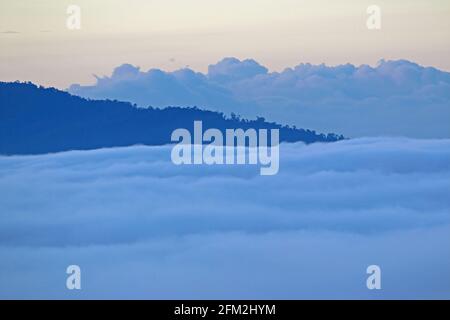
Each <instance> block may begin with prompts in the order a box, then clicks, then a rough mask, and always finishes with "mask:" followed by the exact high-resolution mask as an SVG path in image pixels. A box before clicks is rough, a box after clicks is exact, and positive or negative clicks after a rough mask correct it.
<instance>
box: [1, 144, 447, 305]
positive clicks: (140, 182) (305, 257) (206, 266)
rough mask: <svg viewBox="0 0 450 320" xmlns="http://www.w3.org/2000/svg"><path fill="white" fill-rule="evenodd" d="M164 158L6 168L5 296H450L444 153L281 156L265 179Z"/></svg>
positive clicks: (63, 159)
mask: <svg viewBox="0 0 450 320" xmlns="http://www.w3.org/2000/svg"><path fill="white" fill-rule="evenodd" d="M170 150H171V148H170V147H169V146H164V147H144V146H135V147H128V148H114V149H102V150H94V151H71V152H65V153H59V154H50V155H41V156H12V157H0V193H1V194H2V197H1V198H0V208H1V209H2V210H1V211H0V221H1V223H0V260H1V261H2V263H1V264H0V296H1V297H3V298H5V297H20V298H24V297H27V298H29V297H33V298H36V297H39V298H42V297H47V298H48V297H52V298H55V297H60V298H61V297H63V298H77V297H81V298H99V297H101V298H311V297H315V298H381V297H383V298H418V297H421V298H431V297H434V298H436V297H437V298H449V297H450V286H449V283H450V281H449V280H450V273H449V270H450V250H449V243H450V241H449V240H450V213H449V212H450V211H449V209H450V200H449V197H448V192H449V191H450V140H411V139H388V138H371V139H355V140H346V141H342V142H338V143H332V144H313V145H308V146H306V145H303V144H300V143H297V144H282V145H281V150H280V161H281V164H280V171H279V174H278V175H276V176H271V177H264V176H260V175H259V170H258V168H257V167H255V166H250V165H245V166H237V165H236V166H218V165H216V166H207V165H201V166H175V165H173V164H172V162H171V161H170ZM69 264H78V265H80V267H81V268H82V275H83V278H82V279H83V280H82V281H83V283H82V286H83V289H82V290H81V291H80V292H77V293H73V292H69V291H68V290H66V289H65V287H64V285H65V277H66V274H65V268H66V267H67V266H68V265H69ZM371 264H378V265H380V266H381V267H382V270H383V290H382V291H381V292H380V291H379V292H371V291H369V290H367V289H366V287H365V279H366V276H367V275H366V273H365V272H366V267H367V266H368V265H371Z"/></svg>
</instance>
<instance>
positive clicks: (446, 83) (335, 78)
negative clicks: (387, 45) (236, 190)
mask: <svg viewBox="0 0 450 320" xmlns="http://www.w3.org/2000/svg"><path fill="white" fill-rule="evenodd" d="M68 90H69V92H71V93H72V94H75V95H80V96H83V97H87V98H95V99H104V98H109V99H117V100H123V101H131V102H134V103H136V104H138V105H139V106H142V107H146V106H149V105H152V106H154V107H167V106H186V107H187V106H198V107H201V108H205V109H211V110H218V111H223V112H225V113H227V114H230V113H231V112H234V113H236V114H240V115H242V116H245V117H249V118H255V117H256V116H265V117H267V118H268V119H270V120H271V121H278V122H280V123H283V124H291V125H296V126H297V127H301V128H307V129H314V130H317V131H319V132H335V133H339V134H344V135H345V136H347V137H362V136H380V135H383V136H385V135H389V136H407V137H414V138H450V126H449V125H448V119H450V73H448V72H444V71H441V70H438V69H435V68H432V67H423V66H420V65H418V64H416V63H413V62H410V61H407V60H396V61H384V60H381V61H380V62H379V63H378V65H377V66H375V67H371V66H369V65H361V66H354V65H352V64H346V65H338V66H326V65H324V64H322V65H311V64H300V65H298V66H295V67H293V68H286V69H285V70H283V71H281V72H269V71H268V69H267V68H266V67H264V66H262V65H260V64H259V63H257V62H256V61H254V60H251V59H248V60H243V61H241V60H238V59H236V58H225V59H223V60H222V61H220V62H218V63H217V64H213V65H210V66H209V68H208V72H207V73H206V74H203V73H200V72H194V71H193V70H191V69H187V68H186V69H181V70H177V71H173V72H166V71H162V70H159V69H150V70H148V71H141V70H140V68H138V67H136V66H133V65H130V64H124V65H121V66H119V67H117V68H116V69H115V70H114V71H113V73H112V75H111V76H104V77H97V81H96V83H95V84H94V85H92V86H82V85H78V84H75V85H72V86H71V87H70V88H69V89H68Z"/></svg>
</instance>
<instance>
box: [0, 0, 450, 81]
mask: <svg viewBox="0 0 450 320" xmlns="http://www.w3.org/2000/svg"><path fill="white" fill-rule="evenodd" d="M70 4H75V5H78V6H80V8H81V30H68V29H67V28H66V19H67V17H68V15H67V13H66V9H67V7H68V5H70ZM371 4H376V5H378V6H380V8H381V10H382V27H381V30H377V31H374V30H368V29H367V27H366V19H367V17H368V15H367V13H366V9H367V7H368V6H369V5H371ZM226 56H234V57H237V58H254V59H256V60H257V61H258V62H260V63H262V64H264V65H265V66H267V67H268V68H269V69H270V70H282V69H284V68H285V67H290V66H295V65H297V64H299V63H301V62H311V63H327V64H331V65H335V64H340V63H347V62H350V63H353V64H357V65H358V64H363V63H368V64H372V65H373V64H375V63H376V62H377V61H378V60H379V59H381V58H385V59H401V58H402V59H408V60H413V61H415V62H418V63H420V64H424V65H427V66H434V67H438V68H440V69H444V70H447V71H450V58H449V57H450V1H448V0H427V1H426V0H390V1H379V0H371V1H366V0H341V1H336V0H303V1H298V0H297V1H296V0H227V1H223V0H222V1H219V0H149V1H144V0H128V1H123V0H70V1H66V0H10V1H6V0H1V1H0V80H1V81H14V80H22V81H25V80H26V81H33V82H36V83H39V84H43V85H52V86H56V87H59V88H66V87H67V86H69V85H70V84H72V83H82V84H88V83H92V82H93V81H94V78H93V77H92V74H98V75H104V74H110V73H111V71H112V69H113V68H114V67H116V66H118V65H120V64H122V63H131V64H134V65H138V66H140V67H141V68H142V69H144V70H146V69H149V68H152V67H157V68H162V69H165V70H174V69H177V68H181V67H185V66H189V67H191V68H192V69H194V70H198V71H203V72H204V71H206V69H207V66H208V65H209V64H212V63H215V62H217V61H218V60H220V59H221V58H223V57H226Z"/></svg>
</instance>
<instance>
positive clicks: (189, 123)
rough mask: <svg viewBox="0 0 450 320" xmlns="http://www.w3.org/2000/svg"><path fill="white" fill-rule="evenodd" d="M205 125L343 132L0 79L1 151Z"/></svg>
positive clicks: (89, 145) (166, 134) (125, 142)
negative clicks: (89, 96) (88, 95)
mask: <svg viewBox="0 0 450 320" xmlns="http://www.w3.org/2000/svg"><path fill="white" fill-rule="evenodd" d="M196 120H199V121H202V122H203V130H207V129H209V128H217V129H219V130H221V131H222V132H225V129H237V128H241V129H244V130H246V129H249V128H254V129H279V130H280V141H281V142H297V141H303V142H305V143H313V142H334V141H338V140H342V139H344V137H343V136H342V135H336V134H333V133H330V134H326V135H325V134H319V133H316V132H315V131H313V130H304V129H297V128H296V127H289V126H282V125H280V124H276V123H274V122H267V121H266V120H265V119H264V118H262V117H258V118H257V119H256V120H247V119H241V118H240V117H239V116H238V115H235V114H232V115H231V117H226V116H225V115H224V114H223V113H220V112H214V111H206V110H201V109H198V108H196V107H194V108H181V107H167V108H163V109H159V108H152V107H148V108H138V107H137V106H136V105H133V104H131V103H128V102H119V101H115V100H114V101H111V100H89V99H84V98H81V97H78V96H73V95H71V94H69V93H67V92H65V91H60V90H57V89H55V88H44V87H40V86H36V85H34V84H32V83H30V82H27V83H21V82H0V154H7V155H11V154H42V153H49V152H59V151H67V150H90V149H97V148H105V147H119V146H131V145H136V144H143V145H164V144H169V143H172V142H171V141H170V137H171V133H172V131H173V130H175V129H177V128H186V129H188V130H190V131H191V132H192V130H193V124H194V121H196Z"/></svg>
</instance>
